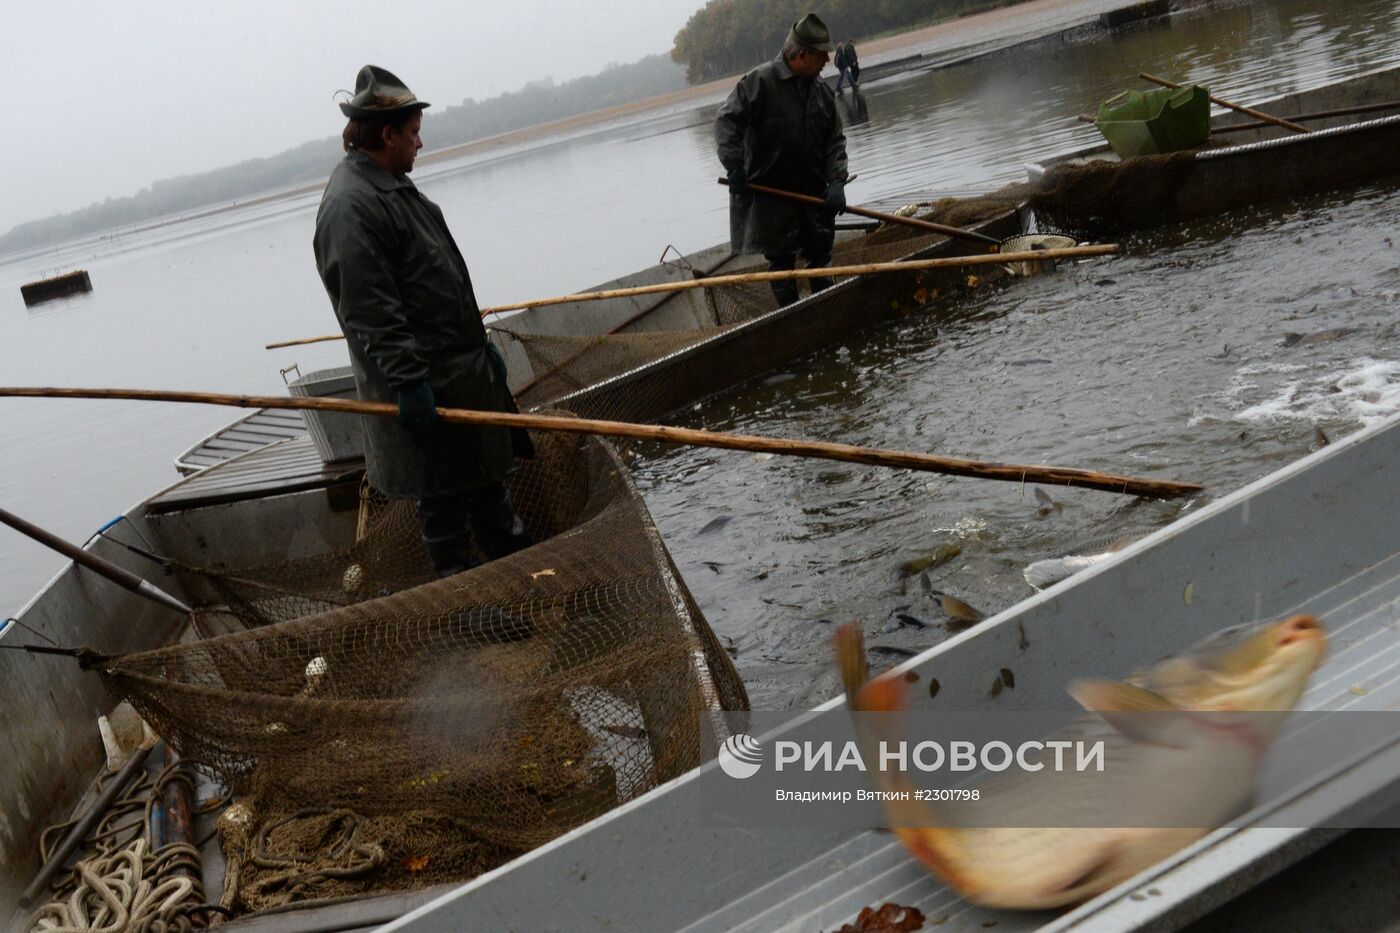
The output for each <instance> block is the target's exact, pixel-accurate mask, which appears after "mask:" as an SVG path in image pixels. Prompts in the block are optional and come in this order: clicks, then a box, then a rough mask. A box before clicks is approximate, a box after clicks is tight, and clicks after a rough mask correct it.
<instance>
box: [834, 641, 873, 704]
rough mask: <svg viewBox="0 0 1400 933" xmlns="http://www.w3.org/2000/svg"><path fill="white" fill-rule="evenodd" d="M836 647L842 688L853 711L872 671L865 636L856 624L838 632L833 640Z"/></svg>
mask: <svg viewBox="0 0 1400 933" xmlns="http://www.w3.org/2000/svg"><path fill="white" fill-rule="evenodd" d="M833 641H834V642H835V646H836V666H837V667H838V668H839V669H840V671H841V686H843V687H844V688H845V689H846V702H847V703H848V704H850V706H851V708H852V709H858V707H857V706H856V702H857V697H858V696H859V694H860V691H861V688H862V687H864V686H865V682H866V681H867V680H868V679H869V678H870V669H869V667H868V666H867V665H866V663H865V635H864V633H863V632H861V630H860V626H859V625H857V624H856V623H854V622H850V623H847V624H846V625H843V626H841V627H840V628H838V629H837V630H836V637H835V638H834V639H833Z"/></svg>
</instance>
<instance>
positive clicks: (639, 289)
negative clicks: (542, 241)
mask: <svg viewBox="0 0 1400 933" xmlns="http://www.w3.org/2000/svg"><path fill="white" fill-rule="evenodd" d="M1117 252H1118V244H1117V243H1101V244H1098V245H1095V246H1067V247H1064V248H1063V249H1038V250H1029V251H1026V252H1020V253H989V254H986V255H982V256H943V257H940V258H937V259H911V260H908V261H902V262H868V263H862V264H860V265H854V266H825V267H823V268H820V269H789V270H786V271H782V272H743V273H737V274H734V275H713V276H709V277H708V278H703V279H682V280H681V281H679V282H657V283H656V284H654V285H634V286H632V287H631V288H609V289H604V290H602V291H596V292H578V293H577V294H573V295H557V296H555V297H553V298H537V299H535V300H533V301H517V302H516V303H514V304H508V305H496V306H495V307H491V308H486V309H485V310H483V311H482V312H481V316H482V317H486V316H487V315H488V314H499V313H501V312H503V311H520V310H524V309H526V308H541V307H545V306H547V305H562V304H571V303H574V302H583V301H604V300H607V299H611V298H631V297H634V296H636V295H656V294H661V293H663V292H682V291H688V290H690V289H693V288H717V287H719V286H722V285H740V284H747V283H751V282H781V281H785V280H791V279H828V278H844V277H847V276H855V275H885V274H889V273H892V272H923V271H925V270H927V269H955V268H961V267H963V266H995V265H1001V264H1002V263H1012V262H1038V261H1040V260H1042V259H1078V258H1083V257H1086V256H1110V255H1113V254H1114V253H1117ZM344 339H345V337H344V335H343V334H326V335H324V336H321V337H303V338H301V339H300V340H283V341H281V342H279V343H269V344H267V345H266V348H267V349H268V350H277V349H280V348H281V347H295V346H300V345H301V344H306V343H320V342H321V341H324V340H344Z"/></svg>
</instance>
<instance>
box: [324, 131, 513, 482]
mask: <svg viewBox="0 0 1400 933" xmlns="http://www.w3.org/2000/svg"><path fill="white" fill-rule="evenodd" d="M313 243H314V246H315V251H316V268H317V270H318V271H319V272H320V275H321V281H322V282H324V283H325V286H326V292H327V294H328V295H330V299H331V305H332V306H333V307H334V308H335V314H336V317H337V318H339V320H340V327H341V330H342V331H344V333H345V338H346V342H347V343H348V344H349V346H350V362H351V367H352V368H353V370H354V373H355V386H356V388H357V389H358V390H359V394H360V398H361V399H364V400H365V401H372V402H393V403H397V401H398V392H399V390H400V389H402V388H404V387H405V386H409V385H412V384H414V383H419V382H426V383H428V384H429V385H431V386H432V388H433V394H434V395H435V397H436V399H437V405H438V407H439V408H472V409H476V410H479V411H515V403H514V401H513V399H512V398H511V395H510V392H509V390H508V389H507V388H506V383H505V368H504V366H503V365H499V363H498V362H497V361H495V360H493V359H492V357H491V355H489V353H488V351H487V348H486V330H485V328H484V327H483V326H482V323H481V316H480V309H479V308H478V306H477V303H476V295H475V293H474V292H473V291H472V281H471V275H470V274H469V273H468V272H467V264H466V261H465V260H464V259H463V258H462V253H461V251H460V250H458V248H457V243H456V242H455V241H454V240H453V239H452V234H451V233H450V232H449V231H448V229H447V223H446V221H445V220H444V219H443V216H442V211H441V210H440V209H439V208H438V206H437V205H436V204H434V203H432V202H431V201H429V200H428V199H427V198H425V197H423V195H422V194H420V193H419V191H418V188H417V187H416V186H415V185H414V184H413V182H411V181H410V180H409V179H408V177H407V176H404V175H399V176H395V175H392V174H390V173H389V172H387V171H385V170H384V169H382V168H380V166H379V165H378V164H377V163H376V162H374V161H373V160H372V159H370V158H369V157H368V156H366V155H365V154H364V153H362V152H356V151H354V150H352V151H351V152H349V153H347V154H346V156H345V158H344V160H342V161H341V163H340V164H339V165H338V166H336V168H335V171H334V172H332V173H331V178H330V182H329V183H328V184H327V185H326V190H325V193H324V194H323V195H322V197H321V208H320V211H319V212H318V213H317V215H316V235H315V238H314V241H313ZM364 430H365V460H366V466H367V468H368V470H369V481H370V483H371V484H372V485H373V486H374V487H375V488H376V489H378V490H379V491H380V492H383V493H385V494H386V495H390V496H399V497H404V498H410V499H420V498H423V497H424V496H435V495H445V494H449V493H462V492H468V491H470V490H473V489H477V488H479V487H481V486H485V485H487V484H489V483H494V482H499V481H500V480H502V479H504V478H505V476H506V475H507V474H508V473H509V472H510V470H511V469H512V467H513V465H514V457H515V455H516V453H517V452H518V453H520V454H521V455H523V456H528V455H529V447H528V445H529V441H528V438H527V437H526V436H525V434H524V432H523V431H522V432H513V431H511V430H510V429H507V428H491V427H487V428H479V427H472V426H467V425H443V426H442V430H441V431H440V432H439V436H438V439H437V440H436V441H435V442H433V443H431V444H429V445H428V446H427V447H426V448H425V447H423V446H420V445H419V444H418V443H417V442H416V441H415V440H414V438H413V435H412V434H410V433H409V432H408V431H407V430H405V429H404V428H402V427H400V426H399V424H398V422H397V421H395V420H394V419H393V418H383V417H365V418H364Z"/></svg>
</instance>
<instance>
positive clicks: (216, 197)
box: [0, 54, 686, 254]
mask: <svg viewBox="0 0 1400 933" xmlns="http://www.w3.org/2000/svg"><path fill="white" fill-rule="evenodd" d="M685 86H686V84H685V78H684V74H683V71H682V69H681V67H680V66H679V65H677V64H675V63H674V62H673V61H671V59H670V58H668V57H667V56H666V55H664V54H659V55H650V56H648V57H646V58H643V59H641V60H640V61H637V62H633V63H631V64H626V65H619V64H615V63H614V64H610V65H608V66H607V67H606V68H604V70H603V71H602V72H600V73H599V74H596V75H590V76H588V77H584V78H576V79H574V80H572V81H565V82H561V83H558V84H556V83H555V82H554V81H553V80H551V79H549V78H546V79H544V80H541V81H535V82H532V83H530V84H528V85H526V86H525V87H523V88H521V89H520V90H518V91H510V92H508V93H505V94H501V95H499V96H497V97H492V98H489V99H487V100H482V101H477V100H473V99H470V98H468V99H467V100H465V101H463V102H462V103H461V104H459V105H457V106H455V107H446V108H442V109H438V108H433V109H430V110H428V111H426V112H425V113H424V116H423V138H424V139H425V140H426V142H427V144H428V146H429V147H431V148H433V149H440V148H443V147H446V146H456V145H460V144H462V143H468V142H472V141H474V140H478V139H485V138H487V137H489V136H495V135H497V134H499V133H505V132H509V131H511V130H516V129H521V128H524V127H527V126H535V125H538V124H540V123H548V122H550V121H551V120H558V119H561V118H564V117H571V116H575V115H577V114H581V113H587V112H589V111H592V110H598V109H602V108H606V107H612V106H616V105H619V104H628V103H632V102H634V101H637V100H642V99H644V98H647V97H651V96H652V95H654V94H663V93H665V92H667V91H673V90H679V89H681V88H684V87H685ZM340 156H341V145H340V136H339V135H336V136H329V137H325V138H323V139H317V140H313V141H311V142H307V143H303V144H302V145H300V146H297V147H295V148H293V149H289V150H287V151H285V152H282V153H279V154H277V155H274V156H269V157H268V158H262V159H249V160H247V161H245V162H240V163H238V164H236V165H231V166H226V167H224V168H218V169H213V170H212V171H208V172H201V173H199V174H196V175H183V176H180V177H178V178H168V179H163V180H161V181H157V182H155V183H153V184H151V185H150V186H149V187H147V188H144V189H142V190H141V191H139V192H137V193H136V194H134V195H132V196H130V197H124V198H107V199H106V200H105V201H102V202H101V203H98V204H92V205H89V206H88V207H84V208H81V209H80V210H76V211H72V212H70V213H66V214H59V215H57V216H54V217H48V218H45V219H43V220H34V221H30V222H28V223H23V224H20V225H18V226H16V227H15V228H14V229H12V230H10V231H9V232H8V233H6V234H4V235H3V236H0V254H3V253H8V252H11V251H16V250H21V249H33V248H35V247H40V246H46V245H48V244H50V243H58V242H61V241H63V240H68V239H72V238H74V237H79V236H85V235H90V234H93V233H97V232H100V231H104V230H115V229H118V228H121V227H129V226H133V225H138V224H141V223H144V222H146V221H150V220H154V219H155V218H158V217H165V216H168V215H170V214H176V213H183V212H187V211H193V210H197V209H199V208H202V207H209V206H211V205H215V204H223V203H227V202H229V201H234V200H238V199H241V198H249V197H253V196H255V195H260V194H264V193H266V192H268V191H274V190H277V189H281V188H290V187H294V186H296V185H302V184H309V183H312V182H317V181H321V180H323V179H324V178H326V177H327V176H328V175H329V174H330V171H331V169H332V168H334V167H335V163H336V161H337V160H338V159H339V158H340Z"/></svg>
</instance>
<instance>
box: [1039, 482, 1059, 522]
mask: <svg viewBox="0 0 1400 933" xmlns="http://www.w3.org/2000/svg"><path fill="white" fill-rule="evenodd" d="M1035 501H1036V502H1039V503H1040V507H1039V508H1038V509H1036V514H1037V515H1041V516H1044V515H1049V514H1050V513H1051V512H1057V511H1059V510H1060V509H1062V508H1064V506H1062V505H1060V503H1058V502H1056V501H1055V500H1054V499H1051V498H1050V494H1049V493H1048V492H1046V491H1045V490H1044V489H1041V488H1040V487H1039V486H1037V487H1035Z"/></svg>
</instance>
